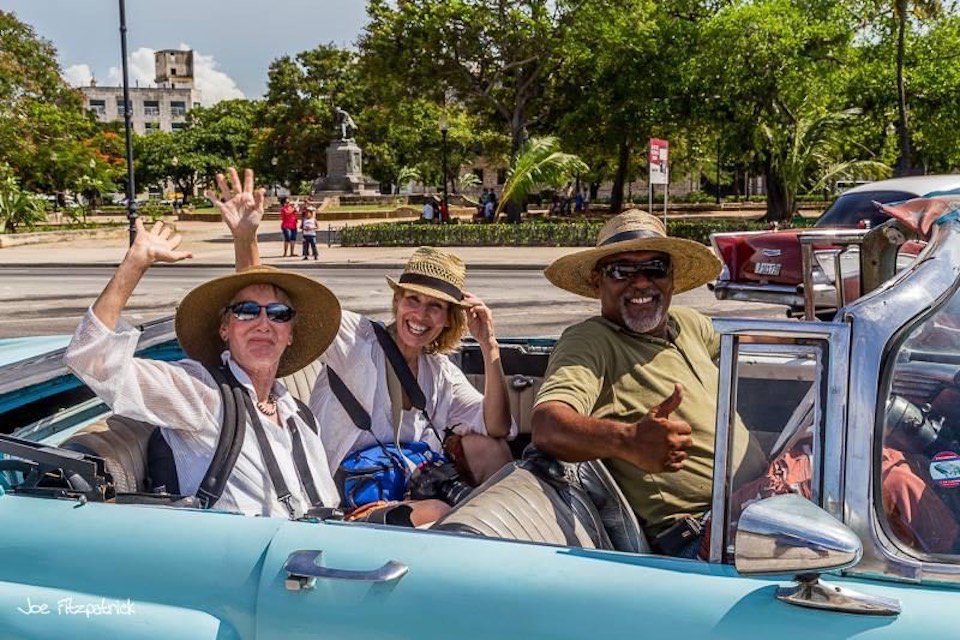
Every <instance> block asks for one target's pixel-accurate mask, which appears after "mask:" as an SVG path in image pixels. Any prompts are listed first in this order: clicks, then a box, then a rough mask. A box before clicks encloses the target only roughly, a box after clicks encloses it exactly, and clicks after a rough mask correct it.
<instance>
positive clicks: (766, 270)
mask: <svg viewBox="0 0 960 640" xmlns="http://www.w3.org/2000/svg"><path fill="white" fill-rule="evenodd" d="M780 266H781V265H780V264H778V263H776V262H758V263H756V264H755V265H754V266H753V272H754V273H755V274H757V275H758V276H778V275H780Z"/></svg>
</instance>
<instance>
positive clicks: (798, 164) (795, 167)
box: [759, 105, 890, 221]
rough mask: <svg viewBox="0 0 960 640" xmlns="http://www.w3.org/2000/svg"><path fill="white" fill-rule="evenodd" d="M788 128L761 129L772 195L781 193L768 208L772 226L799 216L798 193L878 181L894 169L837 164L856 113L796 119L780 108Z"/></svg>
mask: <svg viewBox="0 0 960 640" xmlns="http://www.w3.org/2000/svg"><path fill="white" fill-rule="evenodd" d="M780 111H781V112H783V113H784V114H785V115H786V117H787V121H788V122H789V124H788V125H787V126H785V127H777V128H775V127H773V126H771V125H770V124H769V123H764V124H761V125H760V127H759V132H760V136H761V137H762V146H763V148H766V149H767V153H768V154H769V156H768V157H769V163H770V166H769V171H768V180H769V184H768V185H767V187H768V192H769V193H770V195H771V197H772V196H773V194H778V199H779V200H781V201H780V202H774V201H773V200H772V199H771V202H770V203H768V208H767V215H766V217H765V218H764V219H765V220H768V221H774V220H787V219H789V218H790V217H791V216H793V214H794V212H795V211H796V198H797V193H798V192H799V191H800V189H802V188H803V187H808V188H809V190H810V191H817V190H819V189H822V188H823V186H824V185H826V184H829V183H830V182H832V181H834V180H839V179H843V178H855V177H859V178H870V179H878V178H882V177H887V176H888V175H889V174H890V167H888V166H887V165H885V164H883V163H881V162H876V161H874V160H841V159H839V155H840V153H839V145H838V137H839V136H838V133H839V130H840V128H841V127H842V126H843V125H844V124H846V123H847V122H849V121H850V120H851V119H852V118H854V117H856V116H857V115H859V111H858V110H856V109H847V110H846V111H840V112H824V111H822V110H810V109H803V110H801V111H800V112H799V113H798V114H796V115H794V114H793V113H792V112H790V111H789V110H787V109H786V108H785V107H783V106H782V105H781V106H780Z"/></svg>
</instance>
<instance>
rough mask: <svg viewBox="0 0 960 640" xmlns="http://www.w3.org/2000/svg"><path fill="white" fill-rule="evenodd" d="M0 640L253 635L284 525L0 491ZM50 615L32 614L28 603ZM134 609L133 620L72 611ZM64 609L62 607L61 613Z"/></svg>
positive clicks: (220, 514) (245, 518) (243, 518)
mask: <svg viewBox="0 0 960 640" xmlns="http://www.w3.org/2000/svg"><path fill="white" fill-rule="evenodd" d="M0 522H2V523H3V527H2V528H0V638H5V637H20V638H22V637H30V638H46V637H50V638H125V637H128V636H129V637H154V638H177V637H195V638H204V637H210V638H214V637H215V638H252V637H254V634H253V629H254V627H255V622H254V619H255V615H256V609H255V606H256V593H257V585H258V583H259V579H260V571H261V570H262V561H263V557H264V553H265V550H266V548H267V546H268V544H269V542H270V539H271V538H272V537H273V535H274V534H275V532H276V531H277V530H278V528H279V527H280V526H281V525H282V524H283V522H284V521H283V520H277V519H271V518H248V517H244V516H240V515H234V514H226V513H217V512H204V511H194V510H181V509H167V508H162V507H145V506H134V505H115V504H102V503H88V504H80V503H78V502H76V501H74V500H53V499H46V498H36V497H24V496H16V495H11V494H6V495H0ZM28 597H29V598H31V602H32V603H34V604H47V606H48V608H49V609H50V610H51V611H53V613H51V614H48V615H27V614H24V613H22V612H20V611H18V610H17V609H18V608H22V609H26V610H28V611H29V610H30V607H29V605H28V603H27V598H28ZM69 598H73V602H71V603H70V605H72V606H86V605H91V606H95V605H97V604H101V605H114V604H115V603H117V602H119V603H126V602H127V601H128V600H129V602H130V603H132V605H133V607H134V609H135V612H134V613H132V614H129V615H127V614H121V613H116V610H115V609H114V610H113V611H114V613H110V614H106V613H100V614H92V615H91V616H90V618H87V617H86V613H85V611H86V609H84V613H83V614H68V613H61V612H60V611H58V606H59V605H60V603H61V601H62V600H64V599H69ZM61 608H62V609H64V610H65V609H66V608H67V607H66V605H64V606H62V607H61Z"/></svg>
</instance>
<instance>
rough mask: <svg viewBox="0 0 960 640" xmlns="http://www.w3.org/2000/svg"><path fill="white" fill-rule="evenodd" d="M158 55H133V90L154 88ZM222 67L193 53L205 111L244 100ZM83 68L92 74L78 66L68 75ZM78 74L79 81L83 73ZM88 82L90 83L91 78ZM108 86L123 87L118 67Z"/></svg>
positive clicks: (143, 50) (149, 51)
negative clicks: (137, 87)
mask: <svg viewBox="0 0 960 640" xmlns="http://www.w3.org/2000/svg"><path fill="white" fill-rule="evenodd" d="M180 49H182V50H188V49H190V46H189V45H187V44H183V43H180ZM155 51H156V50H155V49H150V48H149V47H140V48H139V49H137V50H136V51H134V52H133V53H131V54H130V58H129V63H128V64H129V68H128V72H129V74H130V84H131V86H141V87H152V86H154V84H155V83H154V77H155V75H156V67H155V66H154V60H153V54H154V53H155ZM219 66H220V63H219V62H217V61H216V59H214V57H213V56H212V55H204V54H202V53H200V52H199V51H194V52H193V78H194V86H195V87H196V88H197V90H198V91H199V92H200V102H201V104H203V105H204V106H205V107H208V106H210V105H212V104H216V103H218V102H220V101H221V100H231V99H233V98H243V97H244V95H243V91H241V90H240V88H239V87H237V83H236V81H235V80H234V79H233V78H231V77H230V76H228V75H227V74H226V73H224V72H223V71H220V70H219V69H218V67H219ZM81 67H82V68H83V69H85V70H86V72H87V73H89V71H90V69H89V67H88V66H87V65H74V66H73V67H70V69H68V70H67V73H70V70H71V69H74V68H81ZM76 73H77V75H78V77H79V71H77V72H76ZM86 81H87V82H89V77H88V78H87V80H86ZM106 84H108V85H113V86H120V84H121V78H120V69H119V68H118V67H110V71H109V72H108V73H107V83H106Z"/></svg>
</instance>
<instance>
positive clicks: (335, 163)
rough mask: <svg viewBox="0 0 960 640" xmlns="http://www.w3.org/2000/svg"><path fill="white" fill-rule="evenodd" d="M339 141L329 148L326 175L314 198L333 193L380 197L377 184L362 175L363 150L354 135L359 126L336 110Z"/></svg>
mask: <svg viewBox="0 0 960 640" xmlns="http://www.w3.org/2000/svg"><path fill="white" fill-rule="evenodd" d="M334 112H335V113H336V114H337V133H338V134H339V136H340V137H339V139H337V140H334V141H332V142H331V143H330V144H329V145H328V146H327V175H326V177H322V178H318V179H317V180H316V181H314V183H313V195H314V196H321V195H327V194H330V193H355V194H361V195H368V194H369V195H374V194H377V193H378V191H377V184H376V183H375V182H374V181H372V180H371V179H370V178H367V177H366V176H364V175H363V151H361V149H360V147H359V146H358V145H357V142H356V140H354V138H353V136H354V134H355V133H356V130H357V124H356V123H355V122H354V121H353V118H351V117H350V114H349V113H347V112H346V111H344V110H343V109H341V108H340V107H334Z"/></svg>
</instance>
